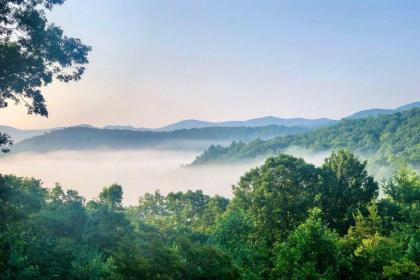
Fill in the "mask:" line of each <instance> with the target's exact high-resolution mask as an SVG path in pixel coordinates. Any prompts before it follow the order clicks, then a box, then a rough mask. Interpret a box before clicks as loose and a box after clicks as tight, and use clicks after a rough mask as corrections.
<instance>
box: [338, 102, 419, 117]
mask: <svg viewBox="0 0 420 280" xmlns="http://www.w3.org/2000/svg"><path fill="white" fill-rule="evenodd" d="M418 107H420V102H413V103H410V104H407V105H404V106H400V107H398V108H396V109H369V110H363V111H360V112H357V113H354V114H353V115H350V116H348V117H346V118H347V119H361V118H367V117H376V116H379V115H381V114H386V115H389V114H393V113H397V112H404V111H408V110H411V109H414V108H418Z"/></svg>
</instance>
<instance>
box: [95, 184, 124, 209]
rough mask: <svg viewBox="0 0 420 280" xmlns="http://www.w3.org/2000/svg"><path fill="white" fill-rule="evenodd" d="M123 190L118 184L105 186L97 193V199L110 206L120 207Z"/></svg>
mask: <svg viewBox="0 0 420 280" xmlns="http://www.w3.org/2000/svg"><path fill="white" fill-rule="evenodd" d="M122 196H123V190H122V187H121V186H120V185H118V184H113V185H111V186H109V187H106V188H104V189H103V190H102V192H101V193H100V194H99V200H100V201H101V202H102V203H104V204H105V205H107V206H109V207H111V208H120V207H121V202H122Z"/></svg>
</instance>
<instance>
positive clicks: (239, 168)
mask: <svg viewBox="0 0 420 280" xmlns="http://www.w3.org/2000/svg"><path fill="white" fill-rule="evenodd" d="M197 154H198V152H193V151H162V150H147V151H146V150H130V151H128V150H124V151H83V152H76V151H63V152H51V153H45V154H31V153H21V154H15V155H10V156H7V157H4V158H0V173H2V174H15V175H17V176H25V177H34V178H37V179H41V180H42V181H43V182H44V186H45V187H49V188H50V187H52V186H54V184H55V183H56V182H58V183H60V184H61V185H62V186H63V187H64V188H65V189H69V188H72V189H76V190H77V191H79V192H80V194H82V195H83V196H85V197H86V198H87V199H92V198H95V197H97V196H98V194H99V192H100V191H101V190H102V188H103V187H104V186H108V185H110V184H112V183H118V184H121V185H122V186H123V189H124V204H126V205H130V204H136V203H137V201H138V197H139V196H140V195H142V194H144V193H146V192H153V191H155V190H156V189H159V190H160V191H161V192H162V193H168V192H170V191H185V190H188V189H192V190H197V189H201V190H203V191H204V192H205V193H207V194H211V195H213V194H220V195H223V196H227V197H230V196H231V185H232V184H235V183H237V182H238V180H239V178H240V176H241V175H243V174H244V173H245V172H246V171H247V170H248V169H250V168H251V167H252V166H253V165H254V164H252V163H247V164H235V165H229V166H227V165H219V166H217V165H215V166H203V167H197V168H187V167H182V165H185V164H188V163H190V162H191V161H192V160H193V159H194V158H195V157H196V156H197Z"/></svg>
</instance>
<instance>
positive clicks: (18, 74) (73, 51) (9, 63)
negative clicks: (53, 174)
mask: <svg viewBox="0 0 420 280" xmlns="http://www.w3.org/2000/svg"><path fill="white" fill-rule="evenodd" d="M63 3H64V0H1V1H0V108H6V107H7V106H8V105H9V103H10V102H13V103H15V104H19V103H23V104H24V105H25V106H26V108H27V110H28V114H36V115H41V116H46V117H47V116H48V110H47V107H46V104H45V99H44V97H43V95H42V94H41V90H40V88H41V87H42V86H46V85H48V84H50V83H52V82H53V81H54V80H59V81H61V82H69V81H78V80H80V78H81V76H82V74H83V73H84V71H85V67H84V66H83V65H84V64H86V63H88V59H87V54H88V52H89V51H90V50H91V48H90V47H89V46H86V45H84V44H82V42H81V41H80V40H79V39H77V38H71V37H67V36H66V35H65V34H64V32H63V30H62V29H61V28H60V27H58V26H56V25H54V24H49V23H48V20H47V17H46V11H48V10H51V9H52V8H53V7H54V6H55V5H61V4H63ZM11 144H12V142H11V140H10V138H9V137H7V136H6V135H4V134H1V133H0V149H1V150H2V151H3V152H7V151H8V150H9V147H10V145H11Z"/></svg>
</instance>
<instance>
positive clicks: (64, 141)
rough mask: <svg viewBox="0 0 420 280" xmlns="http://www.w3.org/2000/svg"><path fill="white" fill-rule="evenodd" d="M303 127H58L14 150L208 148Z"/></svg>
mask: <svg viewBox="0 0 420 280" xmlns="http://www.w3.org/2000/svg"><path fill="white" fill-rule="evenodd" d="M307 131H308V129H306V128H302V127H286V126H263V127H208V128H193V129H180V130H174V131H162V132H157V131H132V130H120V129H99V128H91V127H70V128H63V129H56V130H52V131H50V132H47V133H45V134H43V135H39V136H35V137H32V138H29V139H26V140H24V141H22V142H20V143H17V144H16V145H15V146H14V147H13V151H14V152H23V151H29V152H47V151H54V150H87V149H100V148H107V149H142V148H152V147H155V148H156V147H158V148H169V149H171V148H174V149H197V148H199V149H204V148H206V147H208V145H210V144H212V143H230V142H231V141H235V140H236V141H238V140H240V141H250V140H253V139H257V138H260V139H269V138H273V137H277V136H279V135H290V134H298V133H304V132H307Z"/></svg>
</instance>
